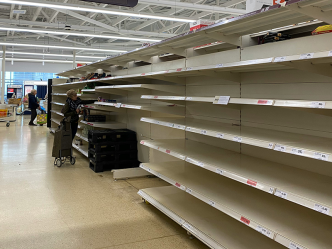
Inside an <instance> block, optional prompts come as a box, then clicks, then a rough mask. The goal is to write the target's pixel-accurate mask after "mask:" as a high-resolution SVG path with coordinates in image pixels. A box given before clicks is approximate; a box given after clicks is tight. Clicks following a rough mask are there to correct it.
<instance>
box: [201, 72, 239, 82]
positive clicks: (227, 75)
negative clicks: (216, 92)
mask: <svg viewBox="0 0 332 249" xmlns="http://www.w3.org/2000/svg"><path fill="white" fill-rule="evenodd" d="M199 73H200V74H202V75H206V76H209V77H214V78H221V79H224V80H229V81H232V82H236V83H240V81H241V75H240V74H239V73H232V72H216V71H206V70H202V71H199Z"/></svg>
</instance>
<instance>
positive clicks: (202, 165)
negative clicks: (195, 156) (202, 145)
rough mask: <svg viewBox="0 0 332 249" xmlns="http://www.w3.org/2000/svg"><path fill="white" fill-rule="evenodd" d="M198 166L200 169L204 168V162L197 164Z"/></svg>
mask: <svg viewBox="0 0 332 249" xmlns="http://www.w3.org/2000/svg"><path fill="white" fill-rule="evenodd" d="M197 165H198V166H199V167H202V168H204V166H205V165H204V163H202V162H197Z"/></svg>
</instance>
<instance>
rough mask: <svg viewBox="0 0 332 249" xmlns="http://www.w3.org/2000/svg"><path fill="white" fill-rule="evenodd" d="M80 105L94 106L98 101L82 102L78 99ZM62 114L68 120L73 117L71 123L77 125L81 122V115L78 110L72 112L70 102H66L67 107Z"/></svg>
mask: <svg viewBox="0 0 332 249" xmlns="http://www.w3.org/2000/svg"><path fill="white" fill-rule="evenodd" d="M78 100H79V103H80V105H86V104H93V103H94V102H95V101H96V100H81V99H80V98H78ZM61 112H62V113H63V114H64V116H65V117H66V118H68V117H71V119H70V122H71V123H74V122H75V123H76V122H78V120H79V115H78V114H77V112H76V110H72V109H71V107H70V105H69V103H68V101H66V104H65V106H64V107H63V108H62V110H61Z"/></svg>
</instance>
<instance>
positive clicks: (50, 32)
mask: <svg viewBox="0 0 332 249" xmlns="http://www.w3.org/2000/svg"><path fill="white" fill-rule="evenodd" d="M0 30H6V31H16V32H32V33H42V34H53V35H73V36H83V37H95V38H107V39H119V40H129V41H148V42H160V41H161V40H157V39H148V38H139V37H137V38H136V37H122V36H113V35H97V34H86V33H77V32H64V31H52V30H40V29H22V28H15V27H10V28H6V27H0Z"/></svg>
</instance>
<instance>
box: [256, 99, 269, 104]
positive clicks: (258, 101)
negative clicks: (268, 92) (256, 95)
mask: <svg viewBox="0 0 332 249" xmlns="http://www.w3.org/2000/svg"><path fill="white" fill-rule="evenodd" d="M257 104H258V105H273V100H270V99H259V100H257Z"/></svg>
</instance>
